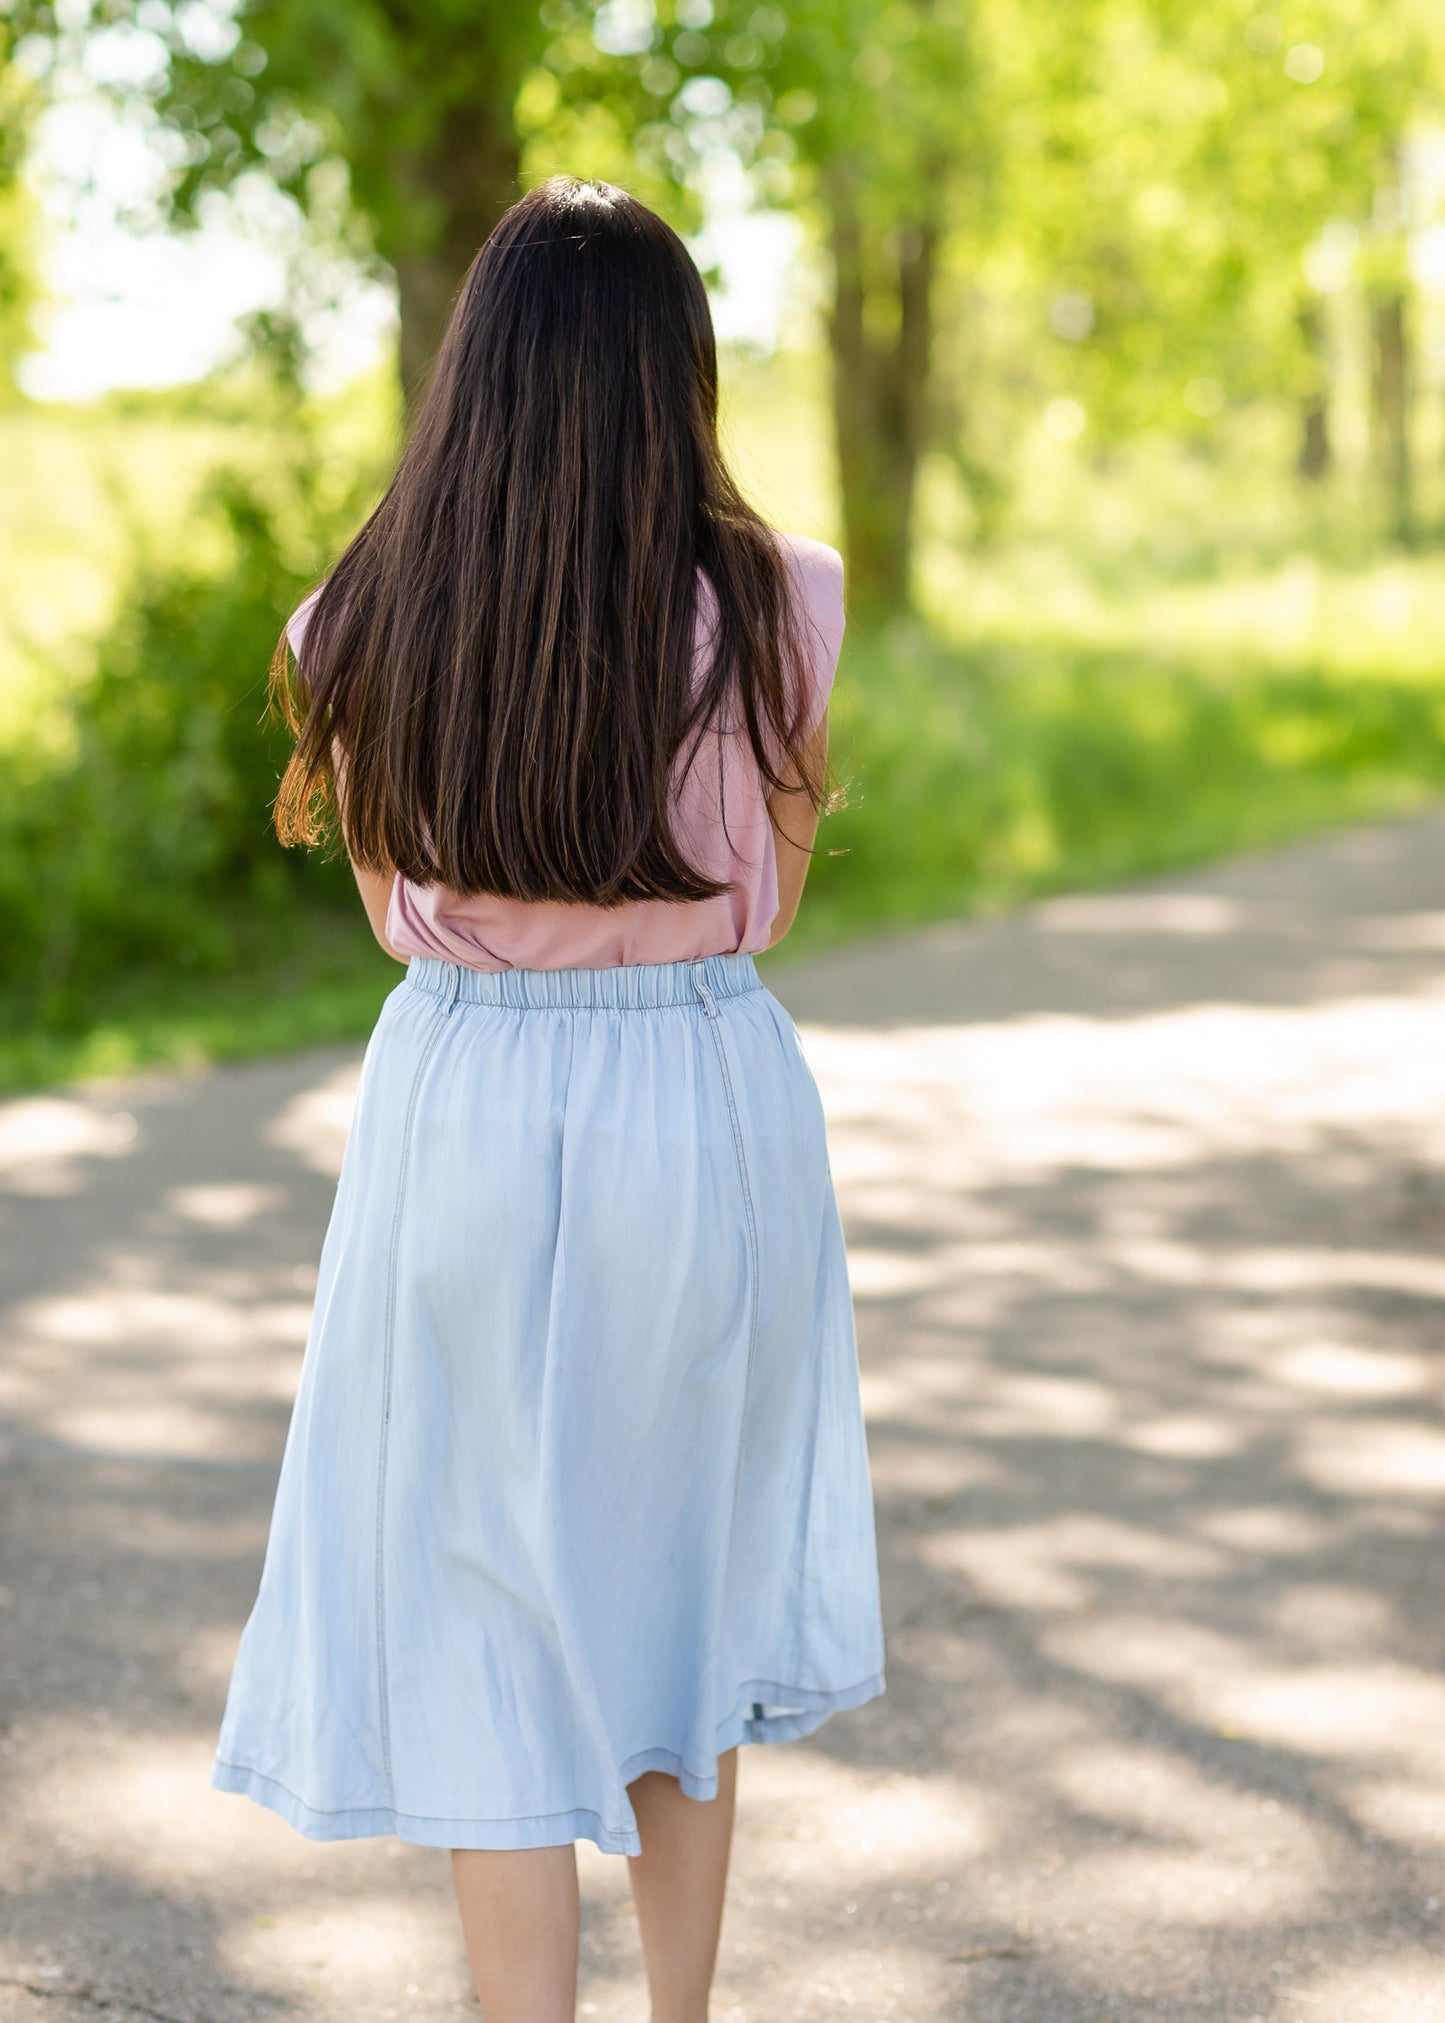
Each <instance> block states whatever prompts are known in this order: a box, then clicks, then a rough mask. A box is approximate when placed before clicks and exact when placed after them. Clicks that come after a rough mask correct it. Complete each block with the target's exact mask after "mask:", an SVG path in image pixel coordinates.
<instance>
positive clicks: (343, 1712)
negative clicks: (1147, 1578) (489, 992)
mask: <svg viewBox="0 0 1445 2023" xmlns="http://www.w3.org/2000/svg"><path fill="white" fill-rule="evenodd" d="M448 967H449V966H447V965H440V964H413V969H412V971H411V972H409V975H408V981H406V982H404V983H403V984H401V985H399V986H398V988H397V989H396V990H395V991H394V992H393V993H392V995H391V996H390V997H389V998H388V1000H387V1003H386V1005H385V1007H384V1008H383V1011H382V1014H381V1018H380V1020H379V1021H378V1025H377V1028H376V1030H375V1032H374V1033H373V1035H372V1039H371V1042H370V1044H369V1046H368V1049H367V1054H366V1058H365V1061H364V1064H363V1069H362V1075H361V1082H360V1086H359V1089H358V1096H357V1103H356V1109H355V1113H354V1117H353V1123H352V1129H351V1134H350V1137H349V1139H348V1143H347V1148H346V1154H345V1158H344V1161H343V1165H342V1172H341V1177H340V1181H339V1183H338V1189H337V1197H336V1203H335V1208H334V1211H333V1215H332V1218H331V1223H330V1226H329V1228H328V1231H327V1235H326V1240H325V1243H324V1245H323V1251H322V1264H321V1271H320V1275H319V1282H318V1289H317V1301H316V1308H315V1313H314V1316H313V1321H312V1328H311V1333H310V1337H309V1339H308V1342H307V1348H306V1354H305V1358H304V1361H303V1367H302V1373H301V1378H300V1381H299V1384H298V1390H297V1398H296V1405H295V1409H294V1412H293V1416H292V1420H291V1424H290V1427H289V1429H288V1434H287V1440H286V1446H285V1450H284V1453H283V1457H282V1464H281V1473H280V1477H279V1479H278V1484H277V1493H276V1501H275V1507H274V1512H273V1518H272V1525H271V1532H270V1537H269V1540H268V1544H267V1550H266V1557H265V1563H264V1566H263V1571H262V1576H261V1584H260V1588H259V1590H258V1594H257V1598H256V1603H255V1607H254V1608H253V1611H252V1614H251V1617H250V1619H249V1620H248V1622H247V1624H246V1628H245V1630H244V1632H243V1635H242V1640H241V1645H240V1648H239V1650H238V1654H237V1660H236V1666H235V1671H234V1674H233V1678H232V1682H231V1689H230V1693H229V1696H228V1700H227V1707H226V1713H225V1718H224V1721H223V1724H222V1730H221V1735H220V1740H219V1744H218V1748H217V1752H216V1762H215V1765H214V1766H213V1771H212V1781H213V1782H214V1783H215V1784H217V1785H218V1786H219V1787H220V1788H222V1789H227V1790H239V1791H245V1792H248V1793H249V1794H250V1795H251V1796H252V1797H255V1798H258V1799H259V1800H260V1801H261V1802H262V1803H264V1804H267V1805H270V1806H272V1807H273V1809H275V1810H277V1811H278V1812H280V1813H282V1815H283V1816H284V1817H286V1818H288V1819H289V1820H290V1821H291V1823H292V1824H293V1825H296V1826H298V1827H299V1828H300V1830H301V1831H303V1832H305V1833H308V1834H310V1835H311V1836H312V1837H314V1838H342V1837H349V1836H352V1835H357V1834H367V1833H395V1834H398V1835H400V1836H401V1837H402V1838H405V1839H410V1840H416V1841H422V1842H425V1843H427V1844H431V1845H439V1846H453V1847H468V1846H471V1847H487V1846H494V1847H495V1846H510V1847H519V1846H535V1845H545V1844H552V1843H556V1842H564V1841H569V1840H572V1839H576V1838H579V1837H585V1838H588V1839H592V1840H594V1841H595V1842H596V1843H597V1845H598V1846H599V1847H601V1848H603V1849H604V1850H606V1851H609V1852H620V1853H636V1852H638V1850H639V1848H640V1841H639V1839H638V1837H637V1829H636V1819H635V1815H634V1814H633V1811H632V1807H631V1804H630V1802H629V1800H628V1797H627V1791H626V1785H627V1783H628V1781H630V1779H632V1778H633V1777H636V1776H638V1775H640V1774H641V1772H642V1771H643V1770H646V1769H654V1768H655V1769H666V1770H670V1771H672V1772H673V1773H674V1774H675V1775H677V1776H678V1777H679V1780H680V1781H681V1783H682V1786H683V1789H684V1790H685V1791H687V1792H689V1794H690V1795H691V1796H693V1797H697V1798H708V1797H711V1796H712V1795H713V1793H714V1792H715V1791H716V1788H717V1757H718V1755H719V1754H720V1753H721V1752H722V1751H723V1750H725V1749H727V1748H730V1747H732V1746H733V1745H734V1744H735V1743H737V1742H740V1741H764V1742H766V1741H783V1740H788V1739H791V1738H793V1737H795V1736H799V1735H804V1734H807V1733H809V1732H811V1731H812V1730H813V1729H814V1728H816V1727H817V1726H818V1725H819V1724H820V1723H821V1722H822V1721H823V1720H825V1719H826V1718H827V1716H828V1715H829V1714H830V1713H832V1712H834V1711H836V1710H837V1709H839V1708H841V1707H845V1706H850V1705H857V1704H859V1703H860V1702H861V1701H863V1700H865V1699H868V1698H872V1697H873V1696H874V1695H875V1694H877V1693H879V1692H881V1691H882V1690H883V1639H882V1626H881V1617H880V1610H879V1594H878V1577H877V1560H876V1550H875V1542H874V1532H873V1506H872V1497H871V1488H870V1482H869V1475H868V1462H867V1452H866V1445H865V1440H864V1432H863V1421H862V1414H861V1408H860V1405H859V1396H858V1375H857V1359H856V1345H855V1341H854V1335H853V1319H852V1306H851V1300H850V1298H849V1292H848V1282H847V1269H846V1261H845V1257H844V1252H843V1246H842V1234H841V1229H840V1227H839V1223H838V1215H837V1207H836V1203H835V1200H834V1195H833V1187H832V1181H831V1175H830V1173H829V1170H828V1162H827V1149H826V1140H825V1136H824V1128H823V1116H822V1107H821V1104H820V1102H819V1099H818V1093H817V1089H816V1086H815V1084H814V1082H813V1078H812V1076H811V1073H810V1072H809V1070H808V1068H807V1064H806V1062H805V1060H804V1059H803V1056H802V1052H801V1048H800V1046H799V1042H798V1037H797V1033H796V1030H795V1028H794V1027H793V1024H792V1021H791V1019H789V1017H788V1015H787V1013H786V1011H785V1010H784V1009H783V1007H782V1006H781V1005H780V1004H779V1003H778V1002H777V1000H776V999H775V998H773V996H772V994H771V993H770V992H768V991H767V990H766V989H764V988H763V987H762V986H761V984H759V983H758V982H757V980H756V972H755V971H754V970H753V969H752V965H751V962H750V960H749V959H747V958H737V957H722V958H719V957H710V958H706V959H705V960H704V961H703V962H702V963H700V964H681V963H679V964H665V965H663V964H659V965H646V966H643V967H644V968H645V970H646V975H645V977H644V976H639V974H638V973H637V972H636V971H634V972H627V971H623V972H621V973H620V980H619V973H618V972H614V971H592V972H584V971H579V972H560V973H548V972H510V973H506V972H504V973H501V974H502V976H503V977H504V978H506V983H505V984H499V983H498V982H497V979H496V977H495V975H493V976H491V977H489V978H488V980H487V985H486V987H487V988H491V989H494V990H496V991H498V992H499V993H500V992H502V991H503V990H505V989H508V988H510V989H511V990H512V992H513V993H514V994H515V993H517V992H520V991H522V990H526V991H528V992H535V993H536V999H537V1001H535V1002H532V1001H529V1002H526V1003H525V1004H519V1003H517V1002H516V1001H515V997H514V1001H512V1002H506V1001H497V1002H488V1001H478V1000H473V999H471V998H468V997H465V996H464V997H461V998H459V999H457V1000H456V1001H455V1002H449V1001H448V997H447V995H446V994H445V993H444V994H443V995H440V996H439V995H437V994H435V993H434V991H433V990H431V989H425V988H421V987H419V985H418V983H417V982H416V981H415V980H413V979H414V977H415V975H416V973H417V972H418V971H420V973H421V975H422V976H423V977H429V978H431V980H433V981H435V972H436V971H438V970H445V969H446V968H448ZM477 974H478V973H475V972H471V973H468V979H467V981H468V984H469V985H471V982H472V979H473V978H474V977H476V975H477ZM549 975H550V976H551V979H552V980H551V981H550V982H547V981H539V980H540V979H547V978H548V977H549ZM598 978H610V979H612V982H611V983H609V984H608V985H607V986H605V989H607V990H612V991H614V992H618V993H619V994H625V993H627V992H629V991H632V992H642V993H643V994H644V995H646V996H647V997H648V998H649V1001H647V1002H635V1001H634V1002H626V1001H624V1002H619V1003H615V1004H614V1003H608V1002H605V1001H603V1002H590V1001H587V993H588V991H589V989H594V988H595V989H596V990H597V991H598V992H602V991H603V990H604V986H602V985H598V984H596V983H595V980H596V979H598ZM563 979H565V983H564V982H563V981H562V980H563ZM588 979H592V980H594V982H593V983H592V984H590V985H589V983H588V982H587V980H588ZM699 979H700V980H701V984H702V986H703V988H702V989H701V990H700V989H699V988H697V985H698V983H699ZM709 979H711V983H712V985H713V986H714V988H707V985H708V981H709ZM472 987H475V988H478V989H480V988H482V986H481V985H474V986H472ZM564 989H565V990H567V991H569V992H581V994H582V999H583V1001H582V1002H580V1003H554V1002H551V1001H549V1000H550V998H551V996H552V995H553V994H555V993H558V992H560V991H562V990H564Z"/></svg>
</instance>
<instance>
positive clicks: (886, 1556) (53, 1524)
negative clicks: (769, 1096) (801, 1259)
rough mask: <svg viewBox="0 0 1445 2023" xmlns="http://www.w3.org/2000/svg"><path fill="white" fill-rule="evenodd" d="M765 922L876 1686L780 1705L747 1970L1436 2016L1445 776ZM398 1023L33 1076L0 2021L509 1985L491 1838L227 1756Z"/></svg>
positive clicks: (1004, 1995)
mask: <svg viewBox="0 0 1445 2023" xmlns="http://www.w3.org/2000/svg"><path fill="white" fill-rule="evenodd" d="M768 974H769V980H770V982H771V983H772V987H773V988H774V989H775V990H776V992H777V994H778V995H779V997H780V998H782V1000H783V1002H784V1003H785V1004H787V1005H788V1007H789V1009H790V1010H791V1011H792V1012H793V1014H794V1016H795V1018H796V1019H797V1020H798V1023H799V1027H800V1030H801V1032H802V1035H803V1040H804V1045H805V1048H806V1050H807V1053H808V1056H809V1058H810V1060H811V1062H812V1064H813V1067H814V1071H815V1073H816V1074H817V1077H818V1080H819V1083H820V1085H821V1087H822V1089H823V1093H824V1098H825V1101H826V1104H827V1108H828V1113H829V1120H830V1134H831V1137H830V1142H831V1146H832V1159H833V1170H834V1175H835V1178H836V1181H837V1185H838V1190H839V1196H840V1199H841V1201H842V1205H843V1211H844V1220H845V1225H846V1229H847V1234H848V1239H849V1247H850V1257H851V1261H852V1269H853V1276H854V1288H855V1294H856V1301H857V1313H858V1324H859V1344H860V1356H861V1361H862V1367H863V1372H864V1396H865V1404H866V1408H867V1412H868V1422H869V1448H870V1456H871V1460H872V1466H873V1474H874V1481H875V1487H876V1492H877V1502H878V1515H879V1524H880V1544H881V1552H882V1560H883V1575H884V1593H885V1613H886V1621H887V1631H888V1691H887V1693H886V1695H885V1696H884V1697H883V1698H882V1699H881V1700H879V1701H876V1702H874V1703H873V1704H872V1705H870V1706H869V1707H866V1708H863V1709H859V1710H857V1711H855V1712H853V1713H851V1714H843V1715H838V1716H836V1717H834V1719H833V1720H832V1721H830V1722H829V1723H827V1724H825V1726H824V1727H823V1728H822V1729H821V1730H820V1731H819V1732H818V1734H817V1735H815V1736H814V1737H813V1738H811V1739H810V1740H808V1741H805V1742H801V1743H794V1744H789V1745H787V1746H785V1747H779V1748H775V1749H764V1748H761V1747H753V1748H748V1749H745V1750H744V1752H743V1761H742V1778H741V1804H740V1814H739V1823H738V1833H737V1840H736V1845H735V1852H734V1859H733V1872H732V1880H731V1885H730V1894H729V1904H728V1912H727V1919H726V1924H725V1930H724V1945H723V1962H722V1967H721V1971H720V1975H719V1981H718V1991H717V1997H716V2000H715V2003H714V2011H713V2014H714V2019H715V2023H823V2019H825V2018H826V2019H829V2023H833V2019H840V2018H853V2019H859V2023H885V2019H887V2023H893V2019H908V2023H1105V2019H1116V2018H1118V2019H1130V2023H1135V2019H1138V2023H1145V2019H1148V2023H1206V2019H1207V2023H1370V2019H1377V2023H1442V2019H1445V1666H1442V1659H1445V1550H1442V1546H1445V1524H1442V1518H1445V1411H1442V1389H1445V1337H1442V1315H1445V821H1442V820H1440V819H1436V818H1428V819H1424V820H1419V821H1412V822H1408V823H1404V824H1401V825H1398V826H1389V827H1383V828H1379V829H1373V830H1361V831H1354V832H1350V833H1347V834H1342V835H1339V836H1336V837H1333V838H1330V839H1327V840H1325V841H1322V842H1318V843H1315V844H1311V845H1309V846H1307V847H1304V848H1300V849H1296V850H1293V851H1290V852H1287V853H1283V854H1280V855H1277V856H1274V857H1271V858H1263V859H1256V860H1251V861H1245V862H1240V863H1237V864H1233V865H1229V866H1225V867H1222V868H1219V869H1216V870H1212V871H1207V872H1202V873H1199V874H1196V875H1193V876H1190V877H1186V878H1176V879H1171V880H1168V881H1164V882H1160V883H1152V884H1149V885H1147V886H1140V887H1136V888H1133V889H1130V890H1128V891H1125V892H1119V893H1114V894H1110V895H1107V896H1101V897H1091V898H1081V899H1070V900H1060V901H1056V902H1052V903H1050V904H1048V905H1045V906H1042V907H1039V908H1037V909H1035V910H1033V911H1032V912H1030V913H1028V914H1027V915H1025V916H1023V917H1021V918H1019V919H1016V920H1013V921H1010V922H1008V923H1004V924H1000V925H991V926H971V927H970V926H965V927H946V928H941V929H937V930H933V931H930V932H927V933H924V934H919V935H914V936H909V937H907V938H901V939H897V940H895V941H891V942H887V943H877V944H873V945H871V946H868V947H865V948H861V949H858V950H854V951H850V952H848V953H845V954H841V955H838V956H836V957H833V958H830V959H828V960H826V961H820V962H815V963H812V964H809V965H807V966H803V967H798V966H794V967H791V968H787V969H784V968H782V967H778V968H775V969H772V970H770V971H769V972H768ZM357 1062H358V1054H357V1053H356V1051H355V1050H347V1051H334V1052H322V1053H312V1054H309V1055H306V1056H303V1057H300V1058H294V1059H287V1060H279V1061H270V1062H262V1063H258V1064H255V1065H248V1066H242V1067H237V1068H228V1069H223V1070H219V1071H211V1072H206V1073H202V1074H197V1075H194V1076H156V1077H150V1078H143V1079H137V1080H133V1081H129V1082H127V1083H124V1084H112V1085H107V1086H103V1087H92V1088H88V1089H85V1090H84V1091H81V1092H61V1093H57V1094H55V1095H46V1096H37V1097H34V1098H29V1099H25V1100H22V1101H17V1102H13V1103H10V1104H8V1105H6V1106H0V1242H3V1264H0V1271H3V1276H0V1312H3V1326H4V1358H3V1365H0V1461H3V1472H0V1482H3V1508H0V1527H3V1528H0V1552H3V1563H0V1584H3V1601H0V2018H3V2019H5V2023H94V2019H96V2018H97V2017H98V2016H100V2015H101V2014H102V2013H103V2014H104V2015H105V2016H106V2017H107V2018H109V2019H110V2023H133V2019H134V2018H137V2017H144V2018H151V2019H155V2023H243V2019H270V2018H279V2017H297V2018H305V2019H311V2023H382V2019H399V2023H402V2019H404V2023H442V2019H462V2018H467V2017H473V2018H475V2017H477V2016H478V2015H479V2013H480V2012H479V2010H478V2008H477V2004H476V2002H475V1999H474V1997H473V1996H472V1994H471V1992H470V1986H469V1982H468V1977H467V1972H466V1966H465V1961H464V1957H463V1953H462V1947H461V1941H460V1936H459V1933H458V1930H457V1927H456V1921H455V1909H454V1904H453V1900H452V1896H451V1886H450V1865H449V1862H448V1859H447V1857H446V1855H445V1853H444V1852H437V1851H432V1850H426V1849H420V1848H415V1847H410V1846H404V1845H402V1844H400V1843H398V1842H395V1841H387V1840H369V1841H356V1842H351V1843H346V1844H332V1845H313V1844H311V1843H309V1842H307V1841H305V1840H303V1839H302V1838H301V1837H300V1836H298V1835H297V1834H295V1833H293V1832H292V1831H291V1829H290V1828H288V1827H286V1826H285V1825H283V1824H282V1823H281V1822H280V1821H279V1820H277V1819H274V1818H272V1817H271V1816H270V1815H269V1814H267V1813H265V1812H263V1811H262V1810H261V1809H260V1808H259V1807H256V1806H254V1805H252V1804H250V1803H249V1802H248V1801H246V1800H243V1799H239V1798H234V1797H227V1796H223V1795H222V1794H220V1793H217V1792H214V1791H212V1790H211V1789H210V1787H209V1785H208V1783H207V1773H208V1768H209V1762H210V1756H211V1751H212V1748H213V1746H214V1740H215V1732H216V1726H217V1723H218V1720H219V1716H220V1709H221V1703H222V1697H223V1693H224V1688H225V1682H226V1679H227V1676H228V1673H229V1668H230V1663H231V1660H232V1657H233V1655H234V1652H235V1646H236V1639H237V1637H238V1635H239V1632H240V1627H241V1624H242V1622H243V1620H244V1618H245V1615H246V1612H247V1610H248V1609H249V1607H250V1603H251V1600H252V1598H253V1595H254V1592H255V1584H256V1579H257V1575H258V1572H259V1567H260V1560H261V1553H262V1549H263V1546H264V1542H265V1534H266V1523H267V1517H268V1514H269V1509H270V1501H271V1494H272V1490H273V1486H274V1482H275V1471H276V1465H277V1461H278V1458H279V1455H280V1450H281V1442H282V1439H283V1436H284V1433H285V1428H286V1422H287V1415H288V1411H289V1406H290V1400H291V1396H292V1392H293V1389H294V1384H295V1379H296V1373H297V1368H298V1364H299V1359H300V1355H301V1350H302V1347H303V1344H304V1340H305V1334H306V1327H307V1321H308V1316H309V1300H310V1295H311V1290H312V1287H313V1285H314V1282H315V1263H316V1257H317V1252H318V1249H319V1244H320V1239H321V1233H322V1230H323V1228H324V1226H325V1220H326V1216H327V1212H328V1210H329V1207H330V1202H331V1196H332V1190H333V1186H334V1180H335V1173H336V1169H337V1164H338V1161H339V1158H340V1153H341V1148H342V1144H343V1141H344V1134H345V1130H346V1123H347V1116H348V1109H349V1103H350V1099H351V1094H352V1090H353V1087H354V1082H355V1076H356V1069H357ZM579 1860H580V1864H581V1870H582V1884H583V1894H584V1937H583V1984H582V1992H581V2004H580V2013H581V2015H582V2016H584V2017H594V2018H596V2019H597V2023H645V2018H646V2014H647V2004H646V1998H645V1992H644V1989H643V1984H642V1979H641V1974H640V1967H639V1960H638V1953H637V1945H636V1939H635V1936H634V1930H633V1926H632V1922H631V1913H630V1906H629V1899H628V1885H627V1874H626V1863H625V1860H624V1858H622V1857H620V1856H604V1855H601V1854H599V1853H598V1852H597V1851H596V1850H595V1849H594V1848H592V1847H591V1846H590V1845H589V1844H586V1843H583V1844H582V1845H581V1846H580V1847H579Z"/></svg>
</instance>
